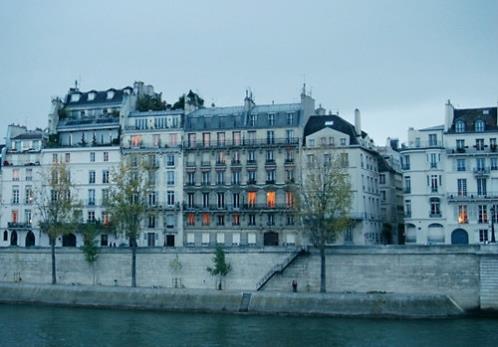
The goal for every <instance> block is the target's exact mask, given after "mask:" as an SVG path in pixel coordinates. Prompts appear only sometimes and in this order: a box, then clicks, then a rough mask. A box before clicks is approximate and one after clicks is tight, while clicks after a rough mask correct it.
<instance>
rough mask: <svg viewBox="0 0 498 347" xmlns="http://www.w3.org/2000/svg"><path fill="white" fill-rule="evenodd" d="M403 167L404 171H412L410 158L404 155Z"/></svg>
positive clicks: (402, 159)
mask: <svg viewBox="0 0 498 347" xmlns="http://www.w3.org/2000/svg"><path fill="white" fill-rule="evenodd" d="M401 166H402V169H403V170H410V156H409V155H404V156H403V157H402V158H401Z"/></svg>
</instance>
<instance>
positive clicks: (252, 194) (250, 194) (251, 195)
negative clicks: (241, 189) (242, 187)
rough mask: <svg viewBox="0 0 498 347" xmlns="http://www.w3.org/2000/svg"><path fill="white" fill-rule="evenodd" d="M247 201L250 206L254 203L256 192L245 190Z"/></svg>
mask: <svg viewBox="0 0 498 347" xmlns="http://www.w3.org/2000/svg"><path fill="white" fill-rule="evenodd" d="M247 203H248V205H249V206H250V207H251V206H252V207H254V206H255V205H256V192H247Z"/></svg>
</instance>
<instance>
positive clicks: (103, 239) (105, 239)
mask: <svg viewBox="0 0 498 347" xmlns="http://www.w3.org/2000/svg"><path fill="white" fill-rule="evenodd" d="M107 245H108V237H107V234H100V246H101V247H107Z"/></svg>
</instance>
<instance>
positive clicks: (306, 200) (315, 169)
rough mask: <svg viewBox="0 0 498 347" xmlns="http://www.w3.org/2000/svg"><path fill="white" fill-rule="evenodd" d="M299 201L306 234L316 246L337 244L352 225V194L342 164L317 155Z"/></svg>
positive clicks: (341, 161) (334, 159) (298, 192)
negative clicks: (350, 215)
mask: <svg viewBox="0 0 498 347" xmlns="http://www.w3.org/2000/svg"><path fill="white" fill-rule="evenodd" d="M323 158H328V159H327V160H326V161H324V160H325V159H323ZM296 198H297V209H296V210H297V211H299V212H298V213H299V214H300V216H301V220H302V222H303V226H304V228H303V230H304V233H305V234H306V235H307V236H308V237H309V239H310V241H311V242H312V243H313V245H314V246H315V247H319V248H320V247H324V246H325V244H327V243H329V242H333V241H335V240H336V239H337V236H338V235H339V234H340V233H341V232H343V231H344V230H345V229H346V228H347V227H348V225H349V224H350V218H349V212H350V207H351V198H352V193H351V184H350V182H349V176H348V174H347V172H346V170H345V169H344V163H343V160H342V159H341V158H340V157H339V158H336V157H334V156H326V155H324V153H321V152H320V151H318V152H316V153H315V160H314V161H313V162H312V163H308V167H307V168H306V173H305V174H304V180H303V183H302V184H301V186H300V187H297V188H296Z"/></svg>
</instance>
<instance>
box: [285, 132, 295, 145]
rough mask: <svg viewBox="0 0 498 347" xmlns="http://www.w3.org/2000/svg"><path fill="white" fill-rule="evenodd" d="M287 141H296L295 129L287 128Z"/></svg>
mask: <svg viewBox="0 0 498 347" xmlns="http://www.w3.org/2000/svg"><path fill="white" fill-rule="evenodd" d="M285 134H286V141H287V143H294V130H292V129H287V130H286V131H285Z"/></svg>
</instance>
